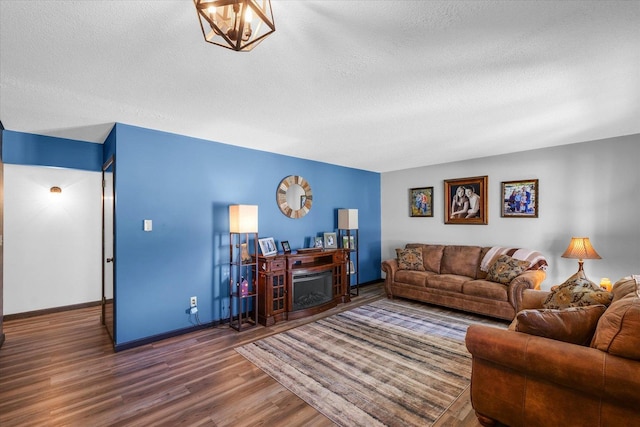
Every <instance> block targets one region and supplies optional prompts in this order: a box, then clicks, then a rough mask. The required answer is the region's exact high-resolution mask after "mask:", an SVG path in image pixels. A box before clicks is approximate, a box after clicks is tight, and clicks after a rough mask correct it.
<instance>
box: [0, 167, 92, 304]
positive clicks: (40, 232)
mask: <svg viewBox="0 0 640 427" xmlns="http://www.w3.org/2000/svg"><path fill="white" fill-rule="evenodd" d="M101 182H102V175H101V173H99V172H89V171H80V170H72V169H59V168H48V167H41V166H23V165H11V164H5V165H4V183H5V193H4V203H5V211H4V228H5V237H4V239H5V240H4V314H5V315H7V314H14V313H22V312H27V311H33V310H40V309H45V308H52V307H60V306H66V305H71V304H79V303H85V302H92V301H99V300H100V299H101V298H102V263H101V259H102V201H101V197H102V190H101V185H102V184H101ZM52 186H58V187H61V188H62V194H59V195H53V194H51V193H50V192H49V189H50V188H51V187H52Z"/></svg>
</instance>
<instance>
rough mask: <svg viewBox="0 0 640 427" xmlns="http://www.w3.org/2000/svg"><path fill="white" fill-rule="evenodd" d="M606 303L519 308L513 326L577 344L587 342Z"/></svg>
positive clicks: (519, 330)
mask: <svg viewBox="0 0 640 427" xmlns="http://www.w3.org/2000/svg"><path fill="white" fill-rule="evenodd" d="M605 310H606V307H605V306H604V305H590V306H587V307H572V308H566V309H564V310H556V309H537V310H536V309H533V310H522V311H520V312H519V313H518V314H517V315H516V319H515V327H514V330H516V331H518V332H524V333H526V334H529V335H537V336H539V337H545V338H550V339H553V340H557V341H564V342H568V343H572V344H578V345H589V343H590V342H591V338H592V337H593V333H594V331H595V330H596V326H597V325H598V320H599V319H600V316H602V313H604V312H605Z"/></svg>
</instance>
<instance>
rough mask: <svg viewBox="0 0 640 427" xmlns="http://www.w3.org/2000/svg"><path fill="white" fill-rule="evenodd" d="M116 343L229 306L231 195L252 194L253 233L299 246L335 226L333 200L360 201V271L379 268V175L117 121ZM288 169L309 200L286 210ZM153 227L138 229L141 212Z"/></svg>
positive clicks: (248, 198)
mask: <svg viewBox="0 0 640 427" xmlns="http://www.w3.org/2000/svg"><path fill="white" fill-rule="evenodd" d="M115 133H116V136H115V141H116V142H115V146H116V148H115V153H116V182H115V186H116V206H117V207H116V236H117V241H116V248H115V253H116V266H117V271H116V280H115V282H116V290H115V293H116V295H117V304H116V310H117V311H116V316H115V318H116V322H117V324H116V330H117V342H116V345H121V344H126V343H128V342H132V341H136V340H140V339H144V338H147V337H152V336H155V335H158V334H163V333H167V332H171V331H174V330H179V329H183V328H187V327H190V326H192V324H191V323H190V318H189V316H188V315H187V314H186V313H185V310H186V309H187V308H188V306H189V297H190V296H193V295H195V296H197V297H198V308H199V315H200V320H201V321H202V322H210V321H218V320H221V319H226V318H227V317H228V315H229V297H228V295H229V291H228V282H227V280H228V277H229V266H228V261H229V218H228V207H229V205H231V204H255V205H258V212H259V231H260V232H259V235H260V237H274V239H275V240H276V243H277V244H278V245H279V242H280V241H282V240H288V241H289V243H290V244H291V247H292V249H297V248H300V247H306V246H308V245H309V240H310V239H312V237H314V236H317V235H322V233H323V232H325V231H336V228H337V210H338V209H340V208H354V209H358V210H359V228H360V229H359V236H360V247H359V249H360V281H361V282H368V281H373V280H377V279H379V278H380V277H381V274H380V261H381V260H380V234H381V231H380V223H381V218H380V175H379V174H378V173H373V172H368V171H362V170H357V169H352V168H345V167H340V166H335V165H330V164H327V163H321V162H315V161H309V160H303V159H298V158H294V157H289V156H283V155H277V154H273V153H268V152H263V151H257V150H251V149H246V148H241V147H236V146H231V145H226V144H221V143H216V142H211V141H205V140H200V139H196V138H190V137H186V136H181V135H175V134H170V133H165V132H160V131H155V130H150V129H144V128H139V127H134V126H129V125H123V124H119V123H118V124H116V127H115ZM287 175H301V176H303V177H304V178H305V179H306V180H307V181H308V182H309V183H310V185H311V188H312V191H313V199H314V201H313V207H312V209H311V211H310V212H309V214H307V215H306V216H305V217H303V218H301V219H291V218H287V217H285V216H284V215H283V214H282V213H281V212H280V210H279V209H278V206H277V204H276V188H277V185H278V183H279V182H280V180H282V178H284V177H285V176H287ZM145 219H151V220H152V221H153V231H151V232H145V231H143V220H145Z"/></svg>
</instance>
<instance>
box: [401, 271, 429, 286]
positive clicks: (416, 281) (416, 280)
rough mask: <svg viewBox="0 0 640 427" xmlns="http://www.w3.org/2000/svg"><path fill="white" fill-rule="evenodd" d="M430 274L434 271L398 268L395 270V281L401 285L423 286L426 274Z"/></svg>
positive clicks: (425, 281)
mask: <svg viewBox="0 0 640 427" xmlns="http://www.w3.org/2000/svg"><path fill="white" fill-rule="evenodd" d="M430 274H435V273H431V272H425V271H416V270H398V271H396V276H395V282H396V283H398V284H402V285H413V286H420V287H424V286H425V285H426V283H427V276H428V275H430Z"/></svg>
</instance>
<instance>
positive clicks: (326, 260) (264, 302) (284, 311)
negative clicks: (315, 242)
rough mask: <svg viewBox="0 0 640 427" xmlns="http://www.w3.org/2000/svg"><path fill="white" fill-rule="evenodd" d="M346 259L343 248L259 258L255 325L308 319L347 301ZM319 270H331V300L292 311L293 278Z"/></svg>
mask: <svg viewBox="0 0 640 427" xmlns="http://www.w3.org/2000/svg"><path fill="white" fill-rule="evenodd" d="M347 259H348V258H347V251H346V250H344V249H324V250H319V251H305V252H295V251H294V252H292V253H288V254H277V255H272V256H266V257H265V256H258V260H257V265H258V322H259V323H260V324H262V325H265V326H270V325H273V324H274V323H276V322H279V321H282V320H288V319H299V318H301V317H306V316H311V315H313V314H316V313H320V312H323V311H325V310H328V309H330V308H332V307H335V306H336V305H338V304H339V303H344V302H348V301H350V293H349V289H348V287H347ZM321 271H331V274H332V286H331V287H332V294H333V295H332V298H331V300H330V301H328V302H326V303H324V304H321V305H317V306H313V307H310V308H306V309H301V310H296V311H293V301H292V297H293V278H294V276H295V275H298V274H308V273H314V272H321Z"/></svg>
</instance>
